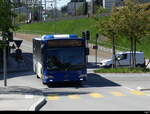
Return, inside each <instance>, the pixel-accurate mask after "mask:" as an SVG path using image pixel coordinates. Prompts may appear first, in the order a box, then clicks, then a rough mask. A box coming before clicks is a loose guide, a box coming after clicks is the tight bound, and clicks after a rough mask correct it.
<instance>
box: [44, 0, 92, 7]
mask: <svg viewBox="0 0 150 114" xmlns="http://www.w3.org/2000/svg"><path fill="white" fill-rule="evenodd" d="M43 1H44V0H43ZM47 1H53V0H47ZM70 1H71V0H57V8H58V9H60V8H61V7H62V6H65V5H67V3H68V2H70ZM86 1H90V0H86ZM47 7H50V3H49V4H47Z"/></svg>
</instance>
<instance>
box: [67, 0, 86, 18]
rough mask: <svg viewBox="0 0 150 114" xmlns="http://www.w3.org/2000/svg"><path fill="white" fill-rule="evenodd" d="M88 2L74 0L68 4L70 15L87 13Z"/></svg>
mask: <svg viewBox="0 0 150 114" xmlns="http://www.w3.org/2000/svg"><path fill="white" fill-rule="evenodd" d="M86 7H87V3H86V0H72V1H71V2H69V3H68V4H67V11H68V15H72V16H77V15H85V14H86V12H87V11H86V9H87V8H86Z"/></svg>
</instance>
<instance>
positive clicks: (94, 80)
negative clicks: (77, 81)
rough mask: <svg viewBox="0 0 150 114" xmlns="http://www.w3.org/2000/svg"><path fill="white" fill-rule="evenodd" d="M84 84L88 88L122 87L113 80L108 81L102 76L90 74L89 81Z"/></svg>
mask: <svg viewBox="0 0 150 114" xmlns="http://www.w3.org/2000/svg"><path fill="white" fill-rule="evenodd" d="M83 84H85V85H87V87H113V86H114V87H115V86H121V85H119V84H117V83H115V82H113V81H111V80H108V79H106V78H104V77H102V76H101V75H98V74H95V73H89V74H88V75H87V81H86V82H84V83H83Z"/></svg>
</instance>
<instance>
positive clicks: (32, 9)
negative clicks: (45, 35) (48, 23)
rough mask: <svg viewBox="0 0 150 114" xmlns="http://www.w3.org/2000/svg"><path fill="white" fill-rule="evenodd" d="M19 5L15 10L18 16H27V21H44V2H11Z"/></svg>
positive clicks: (26, 0)
mask: <svg viewBox="0 0 150 114" xmlns="http://www.w3.org/2000/svg"><path fill="white" fill-rule="evenodd" d="M11 1H12V2H15V3H17V4H19V5H18V7H17V8H15V12H16V13H17V14H25V15H27V17H26V21H28V22H29V21H41V20H42V19H43V6H42V5H43V4H42V0H11Z"/></svg>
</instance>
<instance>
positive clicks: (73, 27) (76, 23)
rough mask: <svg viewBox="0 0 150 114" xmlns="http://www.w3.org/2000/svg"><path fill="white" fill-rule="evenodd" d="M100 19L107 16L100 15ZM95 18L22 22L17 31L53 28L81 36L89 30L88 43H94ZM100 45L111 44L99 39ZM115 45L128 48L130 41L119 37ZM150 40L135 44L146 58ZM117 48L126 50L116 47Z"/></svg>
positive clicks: (149, 55)
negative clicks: (89, 37)
mask: <svg viewBox="0 0 150 114" xmlns="http://www.w3.org/2000/svg"><path fill="white" fill-rule="evenodd" d="M101 18H102V19H105V18H108V17H101ZM94 25H95V20H94V19H92V18H80V19H70V20H60V21H56V22H54V21H51V22H39V23H32V24H24V25H21V26H20V29H19V30H18V31H17V32H23V33H29V34H39V35H44V34H54V33H55V30H56V32H57V33H60V34H77V35H78V36H80V37H81V34H82V32H83V31H85V30H90V31H91V40H90V41H89V42H90V43H94V41H95V35H96V33H98V30H97V29H96V28H95V26H94ZM99 44H100V45H102V46H106V47H109V48H111V47H112V44H111V42H110V41H107V42H106V41H103V40H100V42H99ZM117 45H118V46H120V47H123V48H128V49H130V41H128V40H126V39H124V38H120V39H119V40H117ZM149 47H150V40H148V38H147V40H142V42H141V43H140V44H137V50H138V51H143V52H144V53H145V57H146V58H150V49H149ZM117 49H118V50H121V51H127V50H126V49H122V48H119V47H117Z"/></svg>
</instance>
